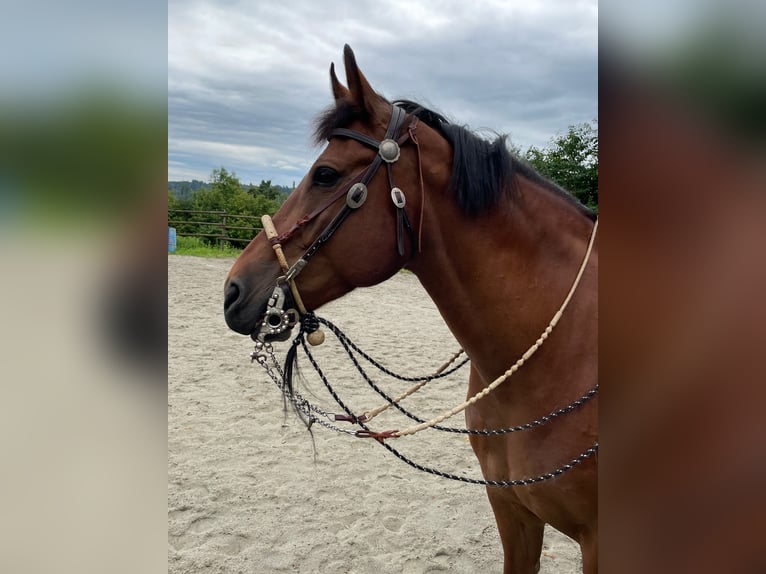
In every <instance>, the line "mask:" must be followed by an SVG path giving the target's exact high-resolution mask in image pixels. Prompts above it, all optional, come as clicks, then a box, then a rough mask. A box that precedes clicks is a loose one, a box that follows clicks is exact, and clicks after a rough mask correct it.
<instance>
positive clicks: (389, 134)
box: [260, 105, 422, 335]
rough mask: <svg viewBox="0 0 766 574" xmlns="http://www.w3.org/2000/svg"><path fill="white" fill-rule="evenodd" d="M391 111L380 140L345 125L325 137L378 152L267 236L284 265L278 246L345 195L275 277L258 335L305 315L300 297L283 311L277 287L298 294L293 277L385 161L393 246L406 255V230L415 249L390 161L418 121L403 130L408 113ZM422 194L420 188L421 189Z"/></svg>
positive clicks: (354, 206)
mask: <svg viewBox="0 0 766 574" xmlns="http://www.w3.org/2000/svg"><path fill="white" fill-rule="evenodd" d="M392 107H393V110H392V112H391V119H390V120H389V122H388V128H387V129H386V134H385V136H384V138H383V139H382V140H380V141H378V140H376V139H375V138H372V137H370V136H368V135H366V134H363V133H360V132H357V131H354V130H350V129H346V128H336V129H334V130H332V131H331V132H330V135H329V137H328V138H327V139H328V141H329V140H331V139H333V138H337V137H342V138H350V139H353V140H356V141H358V142H360V143H362V144H364V145H366V146H368V147H371V148H372V149H374V150H376V151H377V152H378V153H377V154H376V155H375V158H374V159H373V160H372V162H371V163H370V165H369V166H367V168H366V169H365V170H364V171H362V172H361V173H360V174H359V175H357V176H356V177H354V178H353V179H352V180H351V181H350V182H348V183H347V184H346V185H344V186H342V187H341V188H340V189H338V190H337V191H336V192H335V193H333V194H332V196H330V197H329V198H328V200H327V201H326V202H325V203H323V204H322V205H320V206H319V207H318V208H317V209H315V210H314V211H312V212H311V213H308V214H306V215H304V216H303V217H301V218H300V219H298V220H297V221H296V222H295V223H294V224H293V225H292V227H290V229H288V230H287V231H285V232H284V233H281V234H279V235H273V236H272V235H269V241H270V242H271V245H272V247H273V248H274V250H275V252H277V256H278V258H279V259H280V264H282V265H283V267H284V266H285V265H286V264H285V263H284V262H285V259H284V256H283V255H282V253H281V245H282V244H283V243H285V242H286V241H288V240H289V239H290V238H292V237H293V235H295V234H296V233H297V232H298V231H299V230H300V229H301V228H302V227H304V226H305V225H306V224H307V223H309V222H310V221H312V220H314V219H315V218H316V217H318V216H319V215H320V214H321V213H323V212H324V211H325V210H327V209H328V208H329V207H330V206H331V205H333V204H334V203H335V202H336V201H337V200H338V199H340V198H341V197H343V196H344V195H345V196H346V202H345V204H344V205H343V207H342V208H341V210H340V211H339V212H338V213H337V215H335V217H334V218H333V219H332V221H330V223H329V224H328V225H327V226H326V227H325V228H324V230H323V231H322V232H321V233H320V234H319V235H318V236H317V238H316V239H315V240H314V241H313V243H312V244H311V245H310V246H309V248H308V249H307V250H306V251H305V252H304V254H303V255H302V256H301V257H300V258H299V259H298V260H297V261H296V262H295V263H293V264H292V266H290V267H289V268H287V269H283V270H284V271H285V274H284V275H283V276H280V277H279V278H278V280H277V287H276V288H275V293H274V294H273V295H272V297H271V298H270V299H269V303H268V307H267V311H266V319H264V321H263V325H262V327H261V331H260V333H261V334H264V335H265V334H269V335H274V334H277V333H281V332H283V331H285V330H287V329H289V328H292V327H293V326H294V325H295V323H296V320H295V315H296V314H297V315H300V316H303V315H305V314H306V310H305V309H304V308H302V307H303V305H302V303H301V302H300V297H299V296H298V297H295V298H296V299H298V307H299V309H298V312H297V313H296V312H295V311H294V310H292V309H291V310H287V311H285V310H284V309H283V306H284V304H285V298H284V297H283V296H277V295H278V293H277V290H278V289H281V286H282V285H285V284H287V285H289V286H290V288H291V290H292V292H293V295H294V296H295V295H296V294H297V288H296V286H295V283H294V281H295V278H296V277H297V276H298V274H299V273H300V272H301V271H302V270H303V268H304V267H305V266H306V265H307V264H308V262H309V260H310V259H311V258H312V257H313V256H314V255H315V254H316V252H317V251H318V250H319V248H320V247H322V245H324V244H325V243H327V242H328V241H329V240H330V238H331V237H332V236H333V234H334V233H335V232H336V231H337V230H338V228H339V227H340V226H341V224H342V223H343V222H344V221H345V220H346V218H347V217H348V216H349V215H350V214H351V213H353V212H354V211H356V210H357V209H359V208H360V207H361V206H362V205H363V204H364V202H365V201H366V199H367V186H368V185H369V183H370V181H372V178H373V177H375V174H376V173H377V172H378V170H379V169H380V167H381V166H382V165H383V164H384V163H385V164H386V171H387V172H388V183H389V187H390V189H391V201H392V202H393V204H394V207H395V209H396V245H397V252H398V253H399V256H400V257H403V256H404V254H405V235H404V232H405V230H406V231H407V232H408V234H409V237H410V250H411V253H412V252H414V249H415V245H416V237H415V232H414V230H413V228H412V225H411V224H410V221H409V218H408V217H407V212H406V211H405V210H404V206H405V204H406V198H405V195H404V192H403V191H402V190H401V189H400V188H398V187H397V186H396V185H395V184H394V176H393V164H394V163H396V161H397V160H398V159H399V156H400V147H401V146H402V145H403V144H404V143H405V142H406V141H407V140H408V139H411V140H412V141H413V142H414V143H415V145H417V136H416V130H417V124H418V118H417V117H416V116H414V115H413V116H412V119H411V121H410V123H409V125H408V126H407V128H406V129H403V126H404V123H405V119H406V116H407V114H406V113H405V111H404V110H403V109H402V108H400V107H398V106H396V105H394V106H392ZM419 161H420V151H419V150H418V162H419ZM421 187H422V178H421ZM421 194H422V189H421ZM270 317H273V318H274V320H273V322H272V324H269V320H267V319H269V318H270ZM280 318H282V319H283V320H282V321H281V322H280V321H278V320H279V319H280Z"/></svg>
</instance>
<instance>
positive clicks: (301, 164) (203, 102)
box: [168, 0, 597, 185]
mask: <svg viewBox="0 0 766 574" xmlns="http://www.w3.org/2000/svg"><path fill="white" fill-rule="evenodd" d="M287 4H288V3H287V2H276V1H273V0H269V1H264V2H256V3H253V2H247V1H240V0H230V1H223V2H221V1H219V2H212V1H210V0H201V1H198V2H191V3H189V2H185V1H184V2H181V1H176V0H171V2H170V3H169V8H168V10H169V12H168V26H169V27H168V137H169V143H168V170H169V178H170V179H188V178H190V177H196V178H198V179H207V178H208V177H209V174H210V171H211V170H212V169H213V168H214V167H217V166H220V165H223V166H225V167H226V168H227V169H231V170H233V171H235V172H236V173H237V174H238V176H239V177H240V179H241V180H242V181H244V182H251V181H252V182H254V183H257V182H258V181H260V180H261V179H271V180H272V181H273V182H275V183H279V184H287V185H290V184H291V183H292V182H293V181H297V180H299V179H300V177H302V176H303V174H304V173H305V171H306V170H307V168H308V167H309V165H310V164H311V162H312V161H313V159H314V157H315V156H316V155H317V150H314V149H312V148H311V145H310V131H311V121H312V119H313V118H314V117H315V115H316V114H317V113H318V112H319V111H320V110H321V109H323V108H324V107H325V106H327V105H329V104H330V103H331V101H332V99H331V95H330V90H329V76H328V69H329V65H330V62H332V61H334V62H336V63H337V64H339V65H340V64H341V63H342V49H343V44H344V43H348V44H350V45H351V47H352V48H353V49H354V51H355V53H356V56H357V61H358V62H359V65H360V66H361V68H362V70H363V71H364V73H365V75H366V76H367V77H368V79H369V80H370V83H371V84H372V85H373V87H374V88H375V89H376V90H378V91H379V92H381V93H382V94H384V95H385V96H386V97H388V98H390V99H393V98H398V97H407V98H411V99H415V100H417V101H420V102H422V103H424V104H426V105H429V106H431V107H433V108H435V109H437V110H438V111H440V112H442V113H444V114H445V115H447V116H448V117H450V118H451V119H452V120H454V121H456V122H458V123H462V124H467V125H469V126H470V127H472V128H474V129H489V130H495V131H497V132H500V133H508V134H510V136H511V140H512V142H513V143H515V144H517V145H519V146H521V147H522V148H526V147H528V146H530V145H535V146H544V145H546V144H547V142H548V141H549V140H550V139H551V138H552V137H554V136H555V135H556V134H558V133H561V132H563V131H565V130H566V128H567V127H568V126H569V125H571V124H575V123H580V122H584V121H590V120H592V119H594V118H595V117H596V114H597V74H596V71H597V67H596V66H597V64H596V48H597V4H596V2H594V1H588V2H571V1H561V2H545V3H535V2H529V1H525V2H523V3H522V2H509V1H505V0H495V1H493V0H484V1H476V2H472V3H467V2H463V1H460V2H457V1H453V0H445V1H440V2H433V1H427V0H391V1H389V2H385V3H381V2H377V1H372V0H362V1H357V2H354V3H353V4H352V3H347V2H341V1H340V0H326V1H324V2H321V3H320V2H314V1H313V0H298V1H295V2H290V3H289V6H288V5H287ZM340 70H341V79H342V65H341V66H340Z"/></svg>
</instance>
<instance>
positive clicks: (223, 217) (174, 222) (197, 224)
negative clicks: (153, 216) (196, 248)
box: [168, 209, 261, 246]
mask: <svg viewBox="0 0 766 574" xmlns="http://www.w3.org/2000/svg"><path fill="white" fill-rule="evenodd" d="M179 214H188V215H189V216H191V217H192V218H194V219H193V220H189V219H182V218H183V216H182V215H179ZM200 216H203V217H202V219H198V218H199V217H200ZM229 220H237V221H236V222H237V223H240V222H241V221H242V220H245V221H248V220H252V221H253V222H254V225H252V226H249V225H246V226H242V225H230V224H229V223H228V222H229ZM260 223H261V217H260V216H258V215H240V214H238V213H228V212H226V211H204V210H195V209H168V226H169V227H175V228H176V235H177V236H178V237H206V238H208V239H210V240H213V241H215V242H217V243H218V244H219V245H220V246H223V245H224V243H237V244H240V245H246V244H247V243H249V242H250V240H251V239H252V238H253V237H255V236H256V235H257V234H258V232H259V231H260V230H261V226H260ZM255 224H257V225H255ZM211 227H212V228H214V230H215V231H211V230H210V228H211ZM231 230H239V231H250V233H248V234H239V235H247V237H231V233H230V231H231Z"/></svg>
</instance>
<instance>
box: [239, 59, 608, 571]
mask: <svg viewBox="0 0 766 574" xmlns="http://www.w3.org/2000/svg"><path fill="white" fill-rule="evenodd" d="M344 63H345V70H346V78H347V87H346V86H344V85H342V84H341V82H340V81H339V80H338V77H337V76H336V73H335V68H334V65H331V66H330V80H331V87H332V94H333V96H334V105H332V106H331V107H330V108H328V109H327V110H326V111H325V112H324V113H323V114H322V115H321V116H320V117H319V118H318V119H317V121H316V130H315V139H316V142H317V143H319V142H322V141H325V140H327V141H328V143H327V145H326V147H325V148H324V150H323V151H322V152H321V154H320V156H319V157H318V159H317V160H316V161H315V163H314V164H313V166H312V167H311V169H310V170H309V172H308V174H307V175H306V176H305V177H304V178H303V180H302V181H301V183H300V185H299V186H298V187H297V188H296V189H295V191H294V192H293V193H292V194H291V195H290V196H289V198H288V199H287V200H286V201H285V203H284V205H283V206H282V207H281V209H280V210H279V211H278V212H277V213H276V214H275V215H274V218H273V223H274V226H275V227H276V229H277V230H280V231H281V233H280V234H279V235H278V236H277V237H275V238H272V240H271V241H270V240H269V238H267V237H266V234H265V233H264V232H261V233H259V234H258V235H257V236H256V237H255V238H254V239H253V240H252V242H251V243H250V244H249V245H248V246H247V248H246V249H245V250H244V251H243V252H242V254H241V255H240V257H239V258H238V259H237V261H236V262H235V263H234V265H233V267H232V269H231V271H230V272H229V275H228V277H227V279H226V282H225V285H224V311H225V318H226V322H227V324H228V325H229V327H230V328H231V329H233V330H235V331H237V332H239V333H242V334H245V335H250V336H251V337H253V338H254V339H255V338H256V334H258V333H262V332H263V329H264V325H265V324H266V323H265V322H264V317H265V315H266V313H267V311H268V310H270V309H271V307H270V305H272V304H273V300H274V292H275V285H277V281H278V278H279V277H280V276H282V275H283V268H282V267H281V266H280V264H279V263H278V261H277V259H276V258H275V256H274V249H273V245H274V244H277V243H278V244H280V245H281V246H282V248H283V250H284V256H285V257H286V259H287V261H288V262H299V264H297V265H296V264H293V266H292V267H291V269H290V271H289V272H288V275H289V276H290V278H291V279H292V280H293V281H294V282H293V285H294V286H295V287H296V288H297V289H299V291H300V298H301V299H302V302H303V305H305V308H306V309H310V310H314V309H317V308H319V307H320V306H321V305H323V304H325V303H327V302H329V301H332V300H335V299H338V298H339V297H341V296H343V295H344V294H346V293H348V292H349V291H351V290H353V289H354V288H356V287H365V286H371V285H375V284H378V283H380V282H382V281H385V280H386V279H388V278H389V277H391V276H392V275H393V274H394V273H396V272H398V271H399V270H400V269H402V268H406V269H409V270H410V271H412V272H413V273H414V274H415V275H416V276H417V277H418V279H419V280H420V282H421V284H422V285H423V287H424V288H425V290H426V291H427V292H428V294H429V296H430V297H431V298H432V299H433V301H434V303H435V304H436V306H437V307H438V309H439V311H440V313H441V315H442V317H443V318H444V320H445V322H446V324H447V325H448V327H449V328H450V330H451V331H452V333H453V334H454V336H455V337H456V339H457V340H458V342H459V343H460V344H461V345H462V347H463V349H464V350H465V352H466V354H467V356H468V357H469V358H470V361H471V363H470V365H471V367H470V375H469V381H468V395H469V396H473V395H475V394H477V393H478V392H480V391H482V389H485V388H486V387H487V386H488V385H490V383H491V382H493V381H495V380H496V379H497V378H498V377H502V376H503V373H505V372H506V370H507V369H508V367H509V366H511V365H513V364H514V362H516V361H517V360H518V359H519V357H521V356H522V355H524V354H525V352H527V351H528V350H529V348H530V345H532V344H533V343H534V342H535V340H537V339H538V338H539V337H540V334H541V333H542V332H544V331H545V330H546V325H548V324H549V321H550V320H551V317H553V316H554V314H556V312H557V310H559V309H560V308H561V303H562V300H564V298H565V296H566V295H567V292H568V291H570V296H571V301H569V306H568V307H567V308H566V310H565V312H564V313H563V314H561V317H560V321H559V322H558V324H557V326H556V328H555V329H554V330H552V331H550V333H549V334H550V336H549V337H547V340H546V341H545V344H543V345H541V346H540V347H539V349H538V350H537V352H536V353H535V354H534V355H533V356H531V357H530V358H529V359H528V360H527V361H526V362H525V363H524V364H523V366H522V367H521V368H519V369H518V370H517V371H516V372H515V373H514V374H513V377H512V379H511V380H510V381H508V382H507V383H505V384H502V385H499V386H497V388H496V389H495V390H494V391H493V392H491V393H489V394H488V395H487V396H486V397H484V398H482V399H481V400H480V401H477V402H476V403H475V404H472V405H471V406H469V407H468V408H467V409H466V410H465V418H466V424H467V426H468V428H471V429H502V428H507V427H511V426H514V425H519V424H523V423H525V422H527V421H530V420H533V419H537V418H539V417H541V416H543V415H546V414H548V413H550V412H552V411H554V410H555V409H556V408H557V407H560V406H561V405H563V404H567V403H569V402H570V401H572V400H573V399H575V398H576V397H580V396H582V395H583V394H584V393H586V391H588V389H592V388H594V385H596V384H597V378H598V364H597V334H598V333H597V322H598V316H597V274H598V241H597V240H596V241H595V242H594V241H592V236H594V234H595V225H596V221H595V216H594V214H593V213H592V212H591V211H590V210H588V209H586V208H585V207H584V206H582V205H581V204H580V203H579V202H577V201H576V200H575V199H574V198H573V197H572V196H571V195H570V194H569V193H567V192H566V191H564V190H562V189H561V188H559V187H558V186H556V185H555V184H553V183H552V182H550V181H547V180H546V179H544V178H543V177H542V176H540V175H539V174H538V173H537V172H535V171H534V170H533V169H532V168H531V167H529V166H528V165H527V164H525V163H523V162H521V161H519V160H518V159H516V158H515V157H513V156H512V155H511V154H510V153H509V152H508V150H507V147H506V145H505V139H504V137H498V138H497V139H496V140H495V141H487V140H485V139H482V138H479V137H478V136H476V135H475V134H473V133H472V132H470V131H469V130H468V129H467V128H465V127H461V126H458V125H454V124H452V123H450V122H448V121H447V120H446V119H445V118H444V117H443V116H441V115H439V114H437V113H435V112H432V111H430V110H428V109H425V108H423V107H420V106H418V105H417V104H415V103H413V102H409V101H399V102H394V103H393V104H392V103H390V102H389V101H387V100H386V99H385V98H384V97H382V96H381V95H379V94H377V93H376V92H375V91H374V90H373V89H372V88H371V86H370V84H369V83H368V81H367V79H366V78H365V76H364V75H363V74H362V72H361V71H360V69H359V67H358V66H357V63H356V59H355V56H354V53H353V52H352V50H351V49H350V48H349V46H345V49H344ZM381 166H383V168H384V169H382V170H378V167H381ZM381 172H387V174H388V179H386V177H385V176H384V175H383V173H381ZM376 174H377V175H376ZM589 244H590V246H591V247H592V251H590V250H589V249H588V246H589ZM586 253H588V254H589V256H587V257H586ZM578 269H580V274H581V278H580V280H579V285H578V284H577V283H574V284H573V281H574V279H575V276H576V275H577V274H578ZM574 285H576V286H577V288H576V289H574V291H571V289H573V288H574ZM284 297H285V300H291V291H289V290H287V289H286V288H285V289H284ZM270 299H271V301H270ZM277 323H278V321H277ZM288 333H289V329H287V330H286V331H285V332H278V333H275V334H273V335H271V336H272V337H273V338H282V339H284V338H286V335H287V334H288ZM596 388H597V387H596ZM597 415H598V410H597V401H596V400H593V401H589V403H588V404H587V405H584V406H583V408H580V409H576V410H574V411H573V412H571V413H568V414H567V416H564V417H557V418H556V420H555V421H553V422H551V423H550V424H546V425H542V426H539V427H536V428H533V429H531V430H528V431H527V432H523V433H513V434H503V435H500V436H489V437H487V436H474V435H472V436H471V437H470V440H471V445H472V447H473V450H474V452H475V454H476V457H477V458H478V461H479V465H480V467H481V472H482V474H483V476H484V477H485V478H486V479H487V480H491V481H513V480H518V479H522V478H524V477H529V476H537V475H541V474H544V473H547V472H549V471H550V470H551V469H555V468H558V467H561V465H562V464H564V463H566V462H567V461H570V460H571V459H573V457H575V456H576V455H577V454H578V453H582V452H583V451H584V450H585V449H587V448H588V447H589V446H591V445H593V444H594V443H595V444H596V448H597V436H598V429H597V426H598V417H597ZM487 495H488V498H489V501H490V504H491V506H492V509H493V512H494V514H495V519H496V522H497V526H498V530H499V534H500V538H501V540H502V545H503V553H504V572H506V573H511V572H514V573H527V572H536V571H537V570H538V569H539V560H540V554H541V551H542V544H543V529H544V525H545V524H546V523H547V524H550V525H552V526H553V527H554V528H556V529H557V530H559V531H561V532H563V533H564V534H566V535H568V536H570V537H571V538H573V539H574V540H576V541H577V542H578V543H579V544H580V548H581V551H582V558H583V570H584V572H587V573H593V572H596V571H597V567H598V566H597V553H598V544H597V536H598V527H597V456H592V457H589V458H588V459H587V460H584V461H583V462H582V464H578V465H577V466H576V468H572V469H571V470H568V471H567V472H566V473H563V474H560V475H557V476H555V477H554V478H553V479H552V480H545V481H541V482H535V483H534V484H530V485H525V486H518V487H513V488H499V487H496V486H487Z"/></svg>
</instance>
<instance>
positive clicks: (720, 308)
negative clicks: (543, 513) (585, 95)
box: [599, 1, 766, 574]
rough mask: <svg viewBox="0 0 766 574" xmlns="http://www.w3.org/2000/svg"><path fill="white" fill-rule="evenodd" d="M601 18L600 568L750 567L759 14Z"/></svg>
mask: <svg viewBox="0 0 766 574" xmlns="http://www.w3.org/2000/svg"><path fill="white" fill-rule="evenodd" d="M600 12H601V13H600V26H601V29H600V34H599V38H600V59H599V128H600V157H599V163H600V174H599V188H600V189H599V196H600V210H599V213H600V218H601V226H602V231H601V252H600V255H601V270H600V273H601V274H600V301H601V305H600V310H599V314H600V321H601V323H600V332H601V339H600V357H601V363H600V372H601V380H602V382H603V385H602V389H603V392H602V403H601V410H600V413H601V444H602V447H603V448H602V450H601V453H600V454H601V458H600V460H599V463H600V469H601V476H600V479H601V480H600V491H599V493H600V494H599V495H600V509H601V532H602V536H601V541H600V550H601V553H600V566H601V568H602V571H605V572H621V573H625V574H632V573H634V572H635V573H639V572H641V573H644V572H652V573H663V572H672V573H678V572H695V573H707V572H727V573H732V574H737V573H751V572H763V571H766V557H765V555H764V553H763V541H764V538H763V533H764V532H766V499H765V498H764V492H763V485H764V484H766V449H765V448H764V445H765V444H766V431H765V429H766V426H765V425H764V424H763V416H762V410H763V405H764V404H766V401H764V399H766V387H765V386H764V381H766V368H764V366H765V365H764V361H765V359H766V353H764V351H765V350H766V304H765V303H764V293H766V162H765V161H764V159H765V158H766V105H764V103H765V102H766V60H764V58H763V55H764V53H766V50H765V49H764V48H766V45H765V44H766V31H764V29H763V28H764V26H765V25H766V10H765V9H764V5H763V3H737V2H726V3H723V2H721V3H718V2H693V3H691V2H685V3H674V2H670V3H656V2H649V3H627V2H613V1H610V2H606V3H601V4H600Z"/></svg>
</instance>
